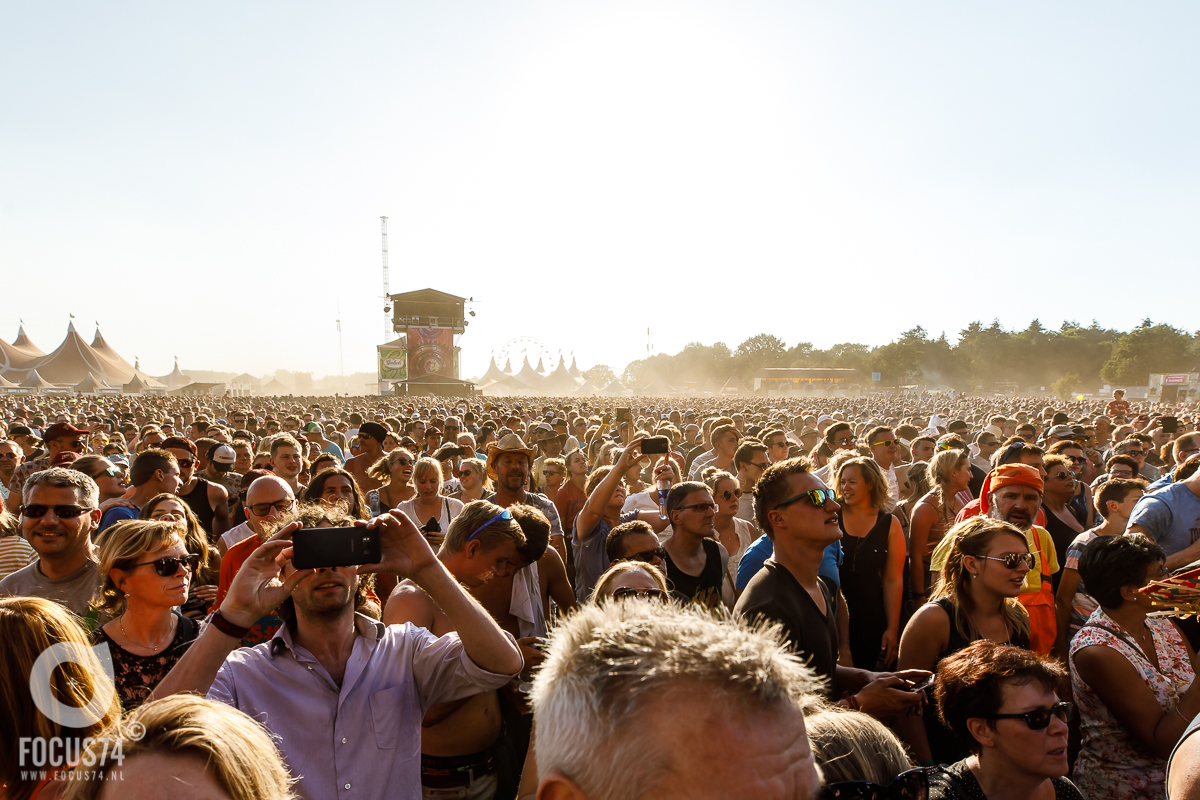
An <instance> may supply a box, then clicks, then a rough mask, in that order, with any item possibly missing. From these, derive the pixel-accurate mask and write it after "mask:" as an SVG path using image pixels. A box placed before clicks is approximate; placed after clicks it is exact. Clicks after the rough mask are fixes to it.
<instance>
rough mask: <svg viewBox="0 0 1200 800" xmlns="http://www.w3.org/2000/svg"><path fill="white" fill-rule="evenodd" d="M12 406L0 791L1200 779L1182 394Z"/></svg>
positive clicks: (1003, 789)
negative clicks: (344, 546)
mask: <svg viewBox="0 0 1200 800" xmlns="http://www.w3.org/2000/svg"><path fill="white" fill-rule="evenodd" d="M0 415H2V417H3V418H2V419H0V498H2V499H3V506H4V507H3V511H2V512H0V648H3V649H5V650H6V651H7V652H6V657H5V658H4V659H3V660H2V661H0V696H3V697H4V699H5V704H6V707H7V708H8V709H9V711H10V713H9V714H8V715H6V719H4V720H3V721H0V752H3V753H4V758H3V759H0V786H2V788H0V797H3V798H14V799H17V800H27V798H35V797H36V798H41V799H42V800H46V799H47V798H54V797H60V796H62V797H80V798H82V797H89V798H90V797H138V796H142V795H143V794H145V795H149V794H150V793H154V794H155V795H159V794H163V793H167V792H178V793H181V796H188V797H191V796H195V797H201V796H204V797H231V798H289V797H303V798H314V799H315V798H330V799H332V798H342V799H343V800H345V799H346V798H354V797H364V798H374V797H409V798H417V797H425V798H471V799H474V800H487V799H488V798H503V799H504V800H511V798H525V797H536V798H539V799H540V800H563V799H565V798H589V799H590V800H618V799H619V798H643V797H644V798H650V797H663V798H665V797H688V798H709V797H711V798H717V797H755V798H778V799H779V800H784V798H817V797H828V798H853V797H895V798H902V797H903V798H907V797H918V798H920V797H929V798H991V800H998V799H999V798H1039V799H1040V798H1080V797H1085V798H1119V799H1120V798H1163V797H1170V798H1175V799H1176V800H1178V798H1191V797H1197V798H1200V737H1197V736H1193V735H1192V734H1193V733H1194V732H1195V731H1196V730H1197V729H1200V688H1198V687H1197V682H1196V681H1195V675H1196V669H1197V660H1196V646H1197V644H1198V643H1200V624H1198V623H1197V622H1196V621H1195V620H1194V619H1184V618H1182V617H1181V616H1179V615H1178V614H1174V615H1173V612H1172V611H1171V609H1164V608H1163V607H1160V606H1156V605H1155V603H1154V602H1153V601H1152V600H1151V599H1150V597H1149V596H1148V594H1147V593H1146V592H1145V591H1142V590H1143V589H1145V588H1146V587H1147V586H1148V585H1149V584H1150V583H1151V582H1152V581H1155V580H1157V579H1160V578H1162V577H1164V576H1168V575H1170V574H1171V573H1173V572H1177V571H1180V570H1183V569H1186V568H1188V567H1189V565H1192V564H1193V562H1196V561H1198V560H1200V470H1198V467H1200V407H1198V406H1197V405H1195V404H1191V405H1188V404H1183V405H1177V406H1172V407H1167V406H1163V405H1160V404H1157V403H1148V402H1146V403H1131V402H1129V401H1127V400H1125V399H1124V397H1123V393H1122V392H1120V391H1117V392H1114V395H1113V397H1112V399H1111V400H1107V399H1106V400H1104V401H1095V400H1092V401H1085V400H1080V401H1076V402H1069V403H1064V402H1060V401H1050V400H1047V399H1046V398H1025V397H1001V396H954V395H952V396H946V395H939V396H935V395H926V394H887V393H880V394H871V395H864V396H862V397H850V398H842V397H839V398H816V397H811V398H810V397H806V398H803V399H799V398H789V397H778V398H768V397H685V398H679V397H671V398H665V397H664V398H650V397H641V398H592V399H582V398H573V399H565V398H534V397H510V398H482V397H474V398H455V397H442V398H438V397H423V398H413V397H360V398H345V397H337V398H254V397H242V398H235V397H222V398H217V397H213V398H204V399H200V398H174V397H169V398H163V397H116V398H77V397H69V396H68V397H55V396H48V397H46V398H44V399H40V400H39V401H37V402H34V401H31V400H29V399H26V398H16V397H10V398H0ZM322 529H325V530H322ZM344 529H361V530H362V531H363V537H364V539H367V540H370V541H375V542H377V543H378V546H379V552H378V554H377V556H376V557H372V558H366V557H362V558H358V559H352V560H357V561H367V563H357V564H350V565H349V566H323V567H303V568H302V565H303V564H304V563H305V562H303V561H301V560H300V559H299V558H298V557H296V553H298V552H299V546H300V544H301V542H300V540H299V538H297V532H298V531H301V530H303V531H305V536H306V537H308V538H307V541H324V542H329V543H333V542H335V541H339V542H340V541H342V539H341V538H337V537H338V536H339V535H340V534H339V532H340V531H343V530H344ZM356 535H357V534H356ZM294 540H295V542H296V544H293V541H294ZM331 546H332V545H331ZM47 652H53V653H57V654H58V655H57V656H56V658H57V661H54V662H53V663H52V664H51V666H50V667H46V666H45V664H46V658H45V657H44V656H43V654H45V653H47ZM63 652H67V653H69V654H70V655H69V656H62V655H61V654H62V653H63ZM55 664H56V665H57V666H55ZM46 683H49V687H48V688H47V687H45V686H44V684H46ZM47 698H49V699H47ZM56 743H58V744H56ZM62 743H66V744H62ZM54 753H59V754H60V755H62V754H65V755H62V757H60V758H54V757H48V755H47V754H49V755H50V756H53V754H54ZM172 786H174V787H178V788H175V789H172V788H168V787H172Z"/></svg>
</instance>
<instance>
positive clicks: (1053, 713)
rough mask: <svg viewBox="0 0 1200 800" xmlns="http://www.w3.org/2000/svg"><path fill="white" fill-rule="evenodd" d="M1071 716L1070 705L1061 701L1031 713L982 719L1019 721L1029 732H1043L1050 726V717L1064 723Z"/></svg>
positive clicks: (997, 715)
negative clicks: (1027, 727)
mask: <svg viewBox="0 0 1200 800" xmlns="http://www.w3.org/2000/svg"><path fill="white" fill-rule="evenodd" d="M1070 716H1071V704H1070V703H1068V702H1066V701H1062V702H1058V703H1055V704H1054V705H1052V706H1050V707H1049V708H1035V709H1034V710H1033V711H1027V712H1025V713H1024V714H992V715H991V716H990V717H984V719H992V720H995V719H1019V720H1021V721H1023V722H1024V723H1025V724H1026V725H1028V726H1029V730H1031V731H1040V730H1044V729H1045V728H1046V727H1047V726H1048V725H1049V724H1050V718H1051V717H1058V718H1059V719H1060V720H1062V721H1063V722H1066V721H1067V720H1068V719H1069V718H1070Z"/></svg>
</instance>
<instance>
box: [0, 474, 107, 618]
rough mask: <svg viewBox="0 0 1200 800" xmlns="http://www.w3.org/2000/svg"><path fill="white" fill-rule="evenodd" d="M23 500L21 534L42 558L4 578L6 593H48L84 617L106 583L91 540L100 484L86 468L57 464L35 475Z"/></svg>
mask: <svg viewBox="0 0 1200 800" xmlns="http://www.w3.org/2000/svg"><path fill="white" fill-rule="evenodd" d="M23 499H24V504H23V505H22V510H21V535H22V536H24V537H25V539H26V541H28V542H29V544H31V545H32V546H33V549H34V550H36V551H37V554H38V559H37V560H36V561H34V562H33V563H32V564H30V565H29V566H27V567H24V568H23V569H19V570H17V571H16V572H14V573H13V574H11V575H9V576H8V577H7V578H5V579H4V580H2V581H0V597H3V596H8V595H20V596H26V597H42V598H45V599H46V600H53V601H54V602H56V603H59V604H61V605H63V606H65V607H66V608H68V609H69V610H71V611H72V612H74V613H75V614H77V615H78V616H80V617H83V616H84V615H86V614H87V613H88V608H89V606H90V604H91V600H92V597H93V596H94V595H95V594H96V591H97V589H99V588H100V574H99V572H98V571H97V569H96V559H95V556H94V555H93V553H92V540H91V533H92V529H94V528H95V527H96V525H97V524H99V522H100V509H99V501H100V487H98V486H97V485H96V482H95V481H93V480H92V479H91V478H89V477H88V476H87V475H84V474H83V473H82V472H79V471H77V470H73V469H62V468H60V467H51V468H50V469H46V470H43V471H41V472H35V473H34V474H33V475H31V476H29V479H28V480H27V481H26V482H25V486H24V493H23ZM91 621H92V622H94V621H95V620H91Z"/></svg>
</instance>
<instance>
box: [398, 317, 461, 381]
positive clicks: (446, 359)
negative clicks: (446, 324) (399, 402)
mask: <svg viewBox="0 0 1200 800" xmlns="http://www.w3.org/2000/svg"><path fill="white" fill-rule="evenodd" d="M408 368H409V379H410V380H419V379H420V378H422V377H423V376H425V375H441V376H443V377H446V378H453V377H454V330H453V329H452V328H416V327H410V328H409V329H408Z"/></svg>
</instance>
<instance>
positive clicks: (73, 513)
mask: <svg viewBox="0 0 1200 800" xmlns="http://www.w3.org/2000/svg"><path fill="white" fill-rule="evenodd" d="M50 509H54V516H56V517H58V518H59V519H75V518H76V517H78V516H80V515H81V514H85V513H87V512H88V511H91V510H92V509H90V508H87V507H83V506H67V505H63V506H43V505H40V504H36V503H35V504H33V505H28V506H21V516H23V517H29V518H30V519H41V518H42V517H44V516H46V512H47V511H49V510H50Z"/></svg>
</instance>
